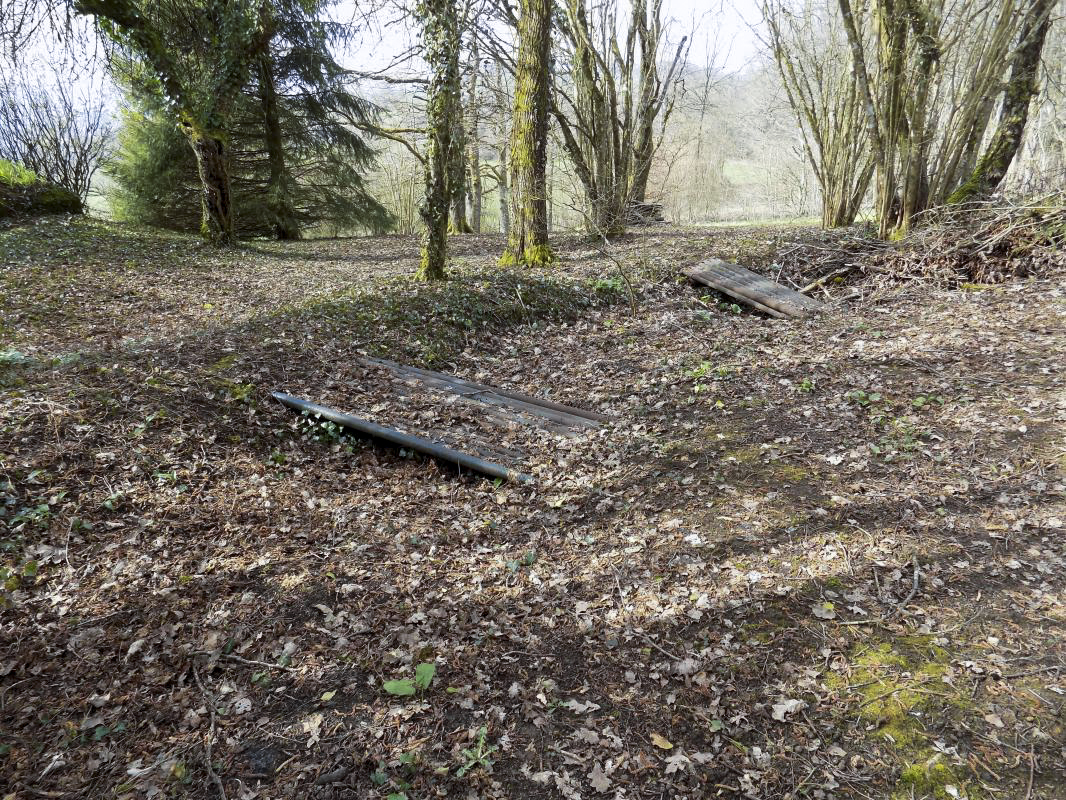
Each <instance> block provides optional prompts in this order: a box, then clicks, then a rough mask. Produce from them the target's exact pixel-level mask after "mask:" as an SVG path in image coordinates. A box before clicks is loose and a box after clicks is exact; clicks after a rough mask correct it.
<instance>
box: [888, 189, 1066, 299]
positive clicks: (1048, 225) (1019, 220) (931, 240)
mask: <svg viewBox="0 0 1066 800" xmlns="http://www.w3.org/2000/svg"><path fill="white" fill-rule="evenodd" d="M1063 200H1064V198H1063V197H1061V196H1058V197H1054V196H1053V197H1047V198H1041V199H1038V200H1034V201H1031V202H1027V203H1024V204H1012V203H1007V202H1005V201H1003V200H997V201H988V202H979V203H968V204H966V205H965V206H959V207H952V208H950V209H937V210H935V211H931V212H930V213H929V214H928V217H927V219H926V220H925V224H924V225H923V227H921V228H920V229H918V230H917V231H916V232H915V233H913V234H911V235H910V236H909V237H907V239H906V240H905V241H904V242H903V244H902V246H901V247H900V248H899V249H898V250H897V251H895V252H894V253H893V254H892V258H891V259H890V260H889V263H886V264H884V266H886V267H889V268H890V271H891V272H892V273H893V274H895V275H897V276H898V277H901V278H911V277H924V278H932V279H934V280H942V281H945V282H947V283H962V282H976V283H999V282H1002V281H1006V280H1012V279H1014V278H1024V277H1028V276H1031V275H1042V274H1046V273H1047V272H1049V271H1051V270H1054V269H1056V268H1060V269H1061V268H1062V267H1064V266H1066V253H1064V250H1063V247H1064V245H1066V205H1064V203H1063Z"/></svg>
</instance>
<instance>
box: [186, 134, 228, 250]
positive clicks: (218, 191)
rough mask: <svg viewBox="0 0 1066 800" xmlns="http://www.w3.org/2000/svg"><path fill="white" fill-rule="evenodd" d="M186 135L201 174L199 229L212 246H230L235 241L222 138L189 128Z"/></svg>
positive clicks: (224, 146) (218, 135)
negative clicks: (200, 218) (200, 216)
mask: <svg viewBox="0 0 1066 800" xmlns="http://www.w3.org/2000/svg"><path fill="white" fill-rule="evenodd" d="M186 135H187V136H188V137H189V144H190V145H191V146H192V149H193V153H195V154H196V168H197V171H198V173H199V175H200V185H201V193H200V207H201V209H202V213H203V219H202V222H201V223H200V232H201V233H202V234H203V236H204V238H205V239H207V240H208V241H210V242H211V243H213V244H215V245H219V246H221V247H229V246H232V245H234V244H236V243H237V232H236V228H235V226H234V224H233V196H232V193H231V191H230V179H229V163H228V160H227V154H226V145H225V141H224V140H223V139H222V137H221V135H220V134H210V133H199V132H196V131H194V130H188V131H186Z"/></svg>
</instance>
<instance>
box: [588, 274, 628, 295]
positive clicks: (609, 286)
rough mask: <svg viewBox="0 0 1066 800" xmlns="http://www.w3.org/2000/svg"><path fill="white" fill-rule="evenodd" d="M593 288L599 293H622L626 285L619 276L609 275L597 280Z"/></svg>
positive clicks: (593, 283)
mask: <svg viewBox="0 0 1066 800" xmlns="http://www.w3.org/2000/svg"><path fill="white" fill-rule="evenodd" d="M592 288H593V289H595V290H596V291H597V292H610V293H620V292H621V291H622V290H623V289H625V285H624V284H623V282H622V278H621V277H620V276H618V275H608V276H606V277H603V278H597V279H596V280H594V281H593V282H592Z"/></svg>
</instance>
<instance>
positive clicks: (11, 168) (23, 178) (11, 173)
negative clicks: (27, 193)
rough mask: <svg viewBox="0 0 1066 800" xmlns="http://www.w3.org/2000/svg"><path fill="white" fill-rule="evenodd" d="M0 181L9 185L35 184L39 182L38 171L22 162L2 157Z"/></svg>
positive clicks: (0, 160)
mask: <svg viewBox="0 0 1066 800" xmlns="http://www.w3.org/2000/svg"><path fill="white" fill-rule="evenodd" d="M0 183H4V184H7V185H8V186H33V184H35V183H37V173H35V172H34V171H33V170H32V169H27V168H26V167H24V166H22V165H21V164H16V163H15V162H13V161H8V160H7V159H6V158H0Z"/></svg>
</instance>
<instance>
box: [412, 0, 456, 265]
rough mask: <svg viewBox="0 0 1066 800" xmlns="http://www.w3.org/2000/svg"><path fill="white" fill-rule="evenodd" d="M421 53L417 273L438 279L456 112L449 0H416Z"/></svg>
mask: <svg viewBox="0 0 1066 800" xmlns="http://www.w3.org/2000/svg"><path fill="white" fill-rule="evenodd" d="M418 11H419V16H420V17H421V18H422V19H423V20H424V30H423V42H424V56H425V59H426V62H427V63H428V64H429V68H430V78H429V86H428V100H427V103H426V122H427V127H428V130H429V143H428V147H427V151H426V158H425V185H426V191H425V197H424V198H423V200H422V204H421V206H420V208H419V214H420V216H421V217H422V223H423V225H424V232H423V234H422V255H421V261H420V263H419V267H418V273H417V277H418V278H419V279H421V280H425V281H436V280H443V279H444V277H445V275H446V270H445V268H446V266H447V261H448V209H449V206H450V205H451V199H452V190H451V187H450V185H449V172H450V170H451V168H452V163H453V158H452V149H453V147H454V141H453V134H454V131H455V126H456V119H457V115H458V104H459V103H458V100H459V98H458V86H459V18H458V14H457V12H456V8H455V0H422V2H420V3H419V4H418Z"/></svg>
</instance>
